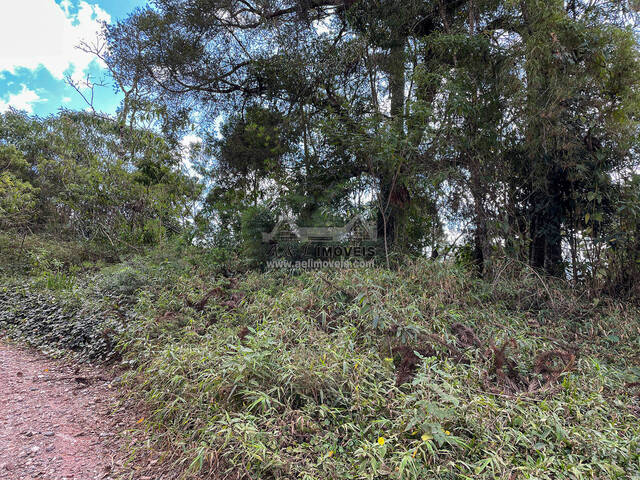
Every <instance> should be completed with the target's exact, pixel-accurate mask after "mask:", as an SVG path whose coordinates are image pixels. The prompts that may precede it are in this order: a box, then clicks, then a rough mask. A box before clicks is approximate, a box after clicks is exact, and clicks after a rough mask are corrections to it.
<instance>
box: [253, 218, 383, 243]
mask: <svg viewBox="0 0 640 480" xmlns="http://www.w3.org/2000/svg"><path fill="white" fill-rule="evenodd" d="M377 238H378V231H377V229H376V225H375V224H374V223H373V222H367V221H366V220H365V218H364V217H363V216H362V215H360V214H358V215H356V216H354V217H353V218H351V220H349V222H348V223H347V224H346V225H344V226H343V227H299V226H298V225H296V223H295V222H294V221H293V220H292V219H291V218H289V217H284V218H281V219H280V220H279V221H278V223H276V225H275V227H273V230H271V232H269V233H264V232H263V233H262V241H263V242H264V243H272V242H301V243H304V242H311V243H330V242H355V243H361V242H374V241H376V240H377Z"/></svg>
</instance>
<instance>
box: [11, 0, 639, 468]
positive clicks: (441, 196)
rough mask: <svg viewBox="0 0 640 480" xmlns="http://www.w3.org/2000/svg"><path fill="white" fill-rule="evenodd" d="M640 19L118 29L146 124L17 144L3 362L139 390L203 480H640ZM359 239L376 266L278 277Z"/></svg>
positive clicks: (113, 54)
mask: <svg viewBox="0 0 640 480" xmlns="http://www.w3.org/2000/svg"><path fill="white" fill-rule="evenodd" d="M636 6H637V5H636V4H635V3H634V2H628V1H617V2H610V1H605V0H595V1H588V2H587V1H582V0H569V1H561V0H522V1H511V0H433V1H428V0H422V1H418V0H409V1H397V0H384V1H364V0H362V1H353V0H311V1H304V2H293V1H287V0H267V1H262V0H261V1H251V0H207V1H204V0H156V1H155V2H153V4H152V5H150V6H148V7H145V8H140V9H137V10H135V11H134V12H132V13H131V15H130V16H129V17H128V18H126V19H124V20H122V21H120V22H119V23H116V24H112V25H105V32H104V33H105V42H106V43H105V44H104V45H100V44H95V45H93V44H92V45H89V44H84V45H82V46H81V48H83V49H84V50H86V51H90V52H93V53H94V54H96V55H97V56H99V57H100V59H101V61H103V62H104V64H105V65H106V66H107V67H108V69H109V71H110V74H111V76H112V78H113V81H114V85H115V87H116V89H117V90H118V91H119V92H120V93H121V94H122V97H123V101H122V105H121V106H120V108H119V109H118V111H117V113H116V114H115V115H112V116H110V115H105V114H102V113H100V112H99V111H97V110H96V109H95V108H94V106H93V105H92V104H91V102H89V105H88V107H89V108H88V109H87V110H86V111H82V112H74V111H66V110H61V111H60V112H59V113H58V114H56V115H52V116H50V117H48V118H39V117H33V116H29V115H27V114H25V113H22V112H17V111H13V110H10V111H8V112H6V113H3V114H0V230H1V231H0V252H1V253H2V261H1V262H0V329H1V331H2V333H3V335H4V334H6V335H7V336H8V337H10V338H13V339H16V340H23V341H27V342H29V343H31V344H33V345H36V346H38V347H40V348H42V349H45V350H46V351H47V352H49V353H51V354H64V353H66V352H73V353H75V354H76V355H77V357H76V358H78V359H89V360H100V361H105V362H108V363H110V364H112V365H116V366H117V368H119V369H122V371H123V372H124V374H123V378H124V380H125V381H124V384H123V385H124V388H126V389H127V392H128V396H129V397H130V398H133V399H134V400H136V401H138V402H140V406H141V410H142V411H144V412H147V413H145V416H144V417H143V418H141V419H140V422H139V424H138V428H140V429H145V430H146V431H147V432H148V434H149V436H150V438H151V439H152V442H150V443H149V444H146V445H139V447H140V448H141V449H142V450H144V449H145V448H153V449H156V450H157V451H159V452H163V456H164V460H165V461H166V462H167V464H166V465H167V466H171V467H172V469H174V470H175V472H178V473H175V475H182V476H184V477H185V478H230V479H235V478H237V479H245V478H246V479H249V478H253V479H256V478H258V479H285V478H303V479H309V480H311V479H326V478H336V479H340V478H357V479H372V480H373V479H379V478H395V479H424V478H434V479H435V478H437V479H449V478H450V479H470V478H474V479H475V478H486V479H490V478H500V479H504V480H515V479H517V478H536V479H555V478H574V479H583V478H584V479H586V478H590V479H605V478H606V479H609V478H612V479H613V478H621V479H623V478H624V479H636V480H638V479H640V427H639V425H640V422H638V418H639V417H640V388H639V385H640V356H639V352H640V305H639V304H638V298H640V297H639V295H640V175H639V174H638V172H639V171H640V170H639V167H640V162H639V160H640V157H639V156H638V154H639V146H640V136H639V134H640V129H639V127H640V124H639V123H638V122H639V120H640V49H639V43H638V35H637V34H638V32H637V28H636V23H635V22H636V21H637V18H636V15H635V14H634V13H633V12H634V7H636ZM80 91H82V90H80ZM87 98H89V97H87ZM188 133H189V134H193V133H196V134H198V135H199V136H200V137H201V138H202V141H201V142H196V143H195V144H193V145H190V146H184V145H183V141H182V140H183V138H184V136H185V134H188ZM356 213H358V214H361V215H362V216H363V217H364V218H366V219H369V220H371V221H373V222H374V224H375V225H376V229H377V233H378V240H377V242H378V243H377V245H376V246H377V248H376V253H377V257H376V266H375V267H373V268H352V269H326V270H317V271H294V270H290V269H289V270H287V269H282V270H277V269H275V270H274V269H271V270H269V269H267V268H265V258H266V257H265V252H264V248H263V245H262V244H261V238H262V237H261V234H262V233H263V232H266V231H270V229H271V228H272V227H273V226H274V225H275V224H276V221H277V220H278V218H280V217H282V216H287V217H289V218H292V219H293V221H295V222H296V223H297V224H298V225H300V226H307V227H315V226H326V225H344V224H345V223H346V221H347V220H349V219H350V218H352V217H353V215H354V214H356ZM135 454H136V452H135V451H133V452H132V456H133V455H135ZM162 468H164V467H162ZM174 470H171V472H172V473H171V475H174V473H173V472H174ZM167 471H169V470H167ZM170 478H174V477H170Z"/></svg>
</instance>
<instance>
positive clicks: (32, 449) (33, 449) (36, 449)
mask: <svg viewBox="0 0 640 480" xmlns="http://www.w3.org/2000/svg"><path fill="white" fill-rule="evenodd" d="M39 451H40V447H31V453H38V452H39Z"/></svg>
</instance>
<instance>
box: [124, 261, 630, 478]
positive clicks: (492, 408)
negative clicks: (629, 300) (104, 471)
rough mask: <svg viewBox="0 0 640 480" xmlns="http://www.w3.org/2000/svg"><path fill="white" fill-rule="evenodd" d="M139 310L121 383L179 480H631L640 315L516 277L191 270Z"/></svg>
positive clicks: (514, 269)
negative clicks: (146, 412)
mask: <svg viewBox="0 0 640 480" xmlns="http://www.w3.org/2000/svg"><path fill="white" fill-rule="evenodd" d="M175 273H176V272H175V271H174V274H175ZM135 311H136V312H137V314H136V317H137V318H138V319H139V322H136V323H132V324H130V325H129V328H128V329H127V331H126V332H125V335H124V336H123V337H122V342H121V349H122V351H123V352H124V354H125V356H126V358H127V359H128V361H129V362H131V366H132V367H133V370H132V373H131V374H130V385H131V387H132V388H133V389H134V390H135V391H136V392H138V393H139V394H140V397H141V399H144V402H145V404H146V405H147V406H149V408H150V410H151V412H152V413H151V415H150V417H149V418H147V419H146V420H145V425H146V427H147V428H149V430H150V431H152V432H154V435H155V438H156V440H157V441H158V442H159V444H160V445H164V446H165V447H167V448H168V449H169V451H171V452H172V460H174V461H175V462H177V463H178V464H180V465H181V467H182V468H183V471H184V475H185V477H193V478H196V477H198V476H205V477H207V478H208V477H209V476H210V477H211V478H247V479H249V478H254V479H255V478H260V479H271V478H273V479H279V478H281V479H285V478H303V479H327V478H336V479H344V478H362V479H377V478H396V479H400V478H403V479H405V478H406V479H426V478H434V479H447V478H451V479H465V478H467V479H471V478H473V479H477V478H487V479H489V478H492V479H493V478H503V479H509V480H512V479H516V478H539V479H555V478H576V479H582V478H599V479H603V478H625V479H626V478H631V479H638V478H640V426H639V422H638V416H639V415H640V397H639V396H638V393H639V391H640V390H639V389H637V387H636V386H634V384H635V383H636V382H638V381H639V380H640V357H639V352H640V335H639V329H640V322H639V321H638V319H639V318H640V317H639V315H638V311H637V310H635V309H634V308H632V307H630V306H628V305H624V304H617V303H616V302H615V301H613V300H607V299H600V301H593V300H590V299H586V298H582V297H581V296H580V294H579V293H578V292H576V291H574V290H572V289H571V288H568V287H567V286H566V285H564V284H563V283H562V282H559V281H556V282H553V281H550V280H548V279H543V278H541V277H539V276H538V275H537V274H535V273H534V272H532V271H528V270H526V269H525V270H522V269H520V267H518V266H517V265H505V268H504V269H503V270H501V271H500V273H499V275H497V276H496V278H495V279H494V280H492V281H481V280H478V279H475V278H474V277H473V276H472V275H470V274H469V272H468V271H466V270H465V269H464V268H462V267H457V266H454V265H440V264H436V263H432V262H428V261H415V262H407V264H406V265H404V267H403V268H402V269H401V271H400V272H399V273H398V272H389V271H386V270H383V269H380V270H376V269H367V270H351V271H340V272H336V271H331V272H329V271H327V272H306V273H301V274H297V275H293V274H288V273H284V272H271V273H265V274H260V273H248V274H243V275H238V276H229V275H227V276H224V275H220V274H210V273H208V272H207V271H206V270H203V269H200V268H197V267H193V266H190V267H188V268H186V269H185V270H183V271H182V272H181V273H180V274H179V275H175V276H173V277H172V278H170V279H167V281H166V282H163V283H162V284H158V285H156V286H155V288H150V289H146V290H145V289H143V290H140V291H139V292H138V295H137V303H136V305H135Z"/></svg>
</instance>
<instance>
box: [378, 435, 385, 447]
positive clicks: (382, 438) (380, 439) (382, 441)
mask: <svg viewBox="0 0 640 480" xmlns="http://www.w3.org/2000/svg"><path fill="white" fill-rule="evenodd" d="M378 444H379V445H380V446H382V445H384V437H378Z"/></svg>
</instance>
